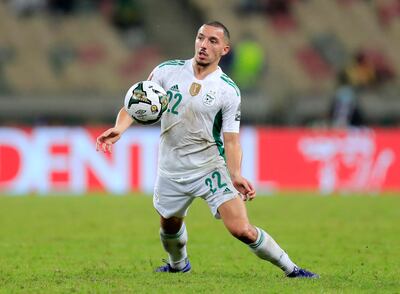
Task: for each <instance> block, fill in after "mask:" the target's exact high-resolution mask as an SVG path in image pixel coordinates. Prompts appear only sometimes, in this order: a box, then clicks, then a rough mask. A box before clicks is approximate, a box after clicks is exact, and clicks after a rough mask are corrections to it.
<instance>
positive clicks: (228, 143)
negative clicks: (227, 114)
mask: <svg viewBox="0 0 400 294" xmlns="http://www.w3.org/2000/svg"><path fill="white" fill-rule="evenodd" d="M224 146H225V157H226V165H227V167H228V171H229V174H230V176H231V180H232V183H233V185H234V186H235V188H236V189H237V190H238V191H239V192H240V194H241V196H242V199H243V200H252V199H253V198H254V197H255V196H256V192H255V190H254V188H253V185H252V184H251V183H250V182H249V181H248V180H247V179H246V178H244V177H243V176H242V174H241V165H242V147H241V146H240V139H239V133H234V132H232V133H231V132H225V133H224Z"/></svg>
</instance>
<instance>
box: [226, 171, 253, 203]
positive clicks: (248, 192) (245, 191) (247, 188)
mask: <svg viewBox="0 0 400 294" xmlns="http://www.w3.org/2000/svg"><path fill="white" fill-rule="evenodd" d="M232 183H233V186H235V188H236V190H238V191H239V193H240V196H241V197H242V200H243V201H247V200H249V201H251V200H253V199H254V198H255V197H256V190H254V187H253V185H252V184H251V183H250V182H249V181H248V180H247V179H246V178H244V177H242V176H237V177H234V178H232Z"/></svg>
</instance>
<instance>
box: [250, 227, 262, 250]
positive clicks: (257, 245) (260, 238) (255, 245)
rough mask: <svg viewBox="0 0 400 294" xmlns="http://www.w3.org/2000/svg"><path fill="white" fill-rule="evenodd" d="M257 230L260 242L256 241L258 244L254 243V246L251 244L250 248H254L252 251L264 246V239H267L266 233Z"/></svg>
mask: <svg viewBox="0 0 400 294" xmlns="http://www.w3.org/2000/svg"><path fill="white" fill-rule="evenodd" d="M256 230H257V232H258V237H257V239H258V240H256V242H254V243H252V244H249V246H250V248H252V249H256V248H257V247H259V246H260V245H261V244H262V242H264V239H265V235H264V232H263V231H262V230H260V229H259V228H257V227H256Z"/></svg>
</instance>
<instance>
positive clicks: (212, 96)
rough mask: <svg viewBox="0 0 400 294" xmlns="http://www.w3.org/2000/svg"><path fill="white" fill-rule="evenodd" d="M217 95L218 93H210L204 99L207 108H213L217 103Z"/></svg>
mask: <svg viewBox="0 0 400 294" xmlns="http://www.w3.org/2000/svg"><path fill="white" fill-rule="evenodd" d="M215 95H216V93H215V92H214V91H210V92H208V93H207V94H206V95H205V96H204V97H203V104H204V105H205V106H213V105H214V103H215V99H216V98H215Z"/></svg>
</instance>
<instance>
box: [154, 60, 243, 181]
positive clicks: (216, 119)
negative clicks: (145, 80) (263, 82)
mask: <svg viewBox="0 0 400 294" xmlns="http://www.w3.org/2000/svg"><path fill="white" fill-rule="evenodd" d="M192 62H193V59H190V60H170V61H166V62H164V63H161V64H160V65H159V66H157V67H156V68H155V69H154V70H153V72H152V73H151V75H150V79H151V80H152V81H154V82H156V83H158V84H160V85H161V86H162V87H163V88H164V89H165V90H166V91H167V94H168V98H169V106H168V110H167V111H166V112H165V113H164V114H163V116H162V118H161V138H160V147H159V157H158V168H159V173H160V174H162V175H164V176H167V177H172V178H185V179H187V178H190V177H194V176H197V175H199V174H201V173H207V172H209V171H211V170H213V169H214V168H215V167H218V166H221V165H224V164H225V159H224V149H223V141H222V137H221V132H235V133H238V132H239V125H240V91H239V88H238V87H237V86H236V84H235V83H234V82H233V81H232V80H231V79H230V78H229V77H228V76H227V75H226V74H224V73H223V71H222V70H221V68H219V67H218V69H217V70H215V71H214V72H212V73H211V74H209V75H208V76H207V77H206V78H205V79H203V80H198V79H196V77H195V75H194V71H193V65H192Z"/></svg>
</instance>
